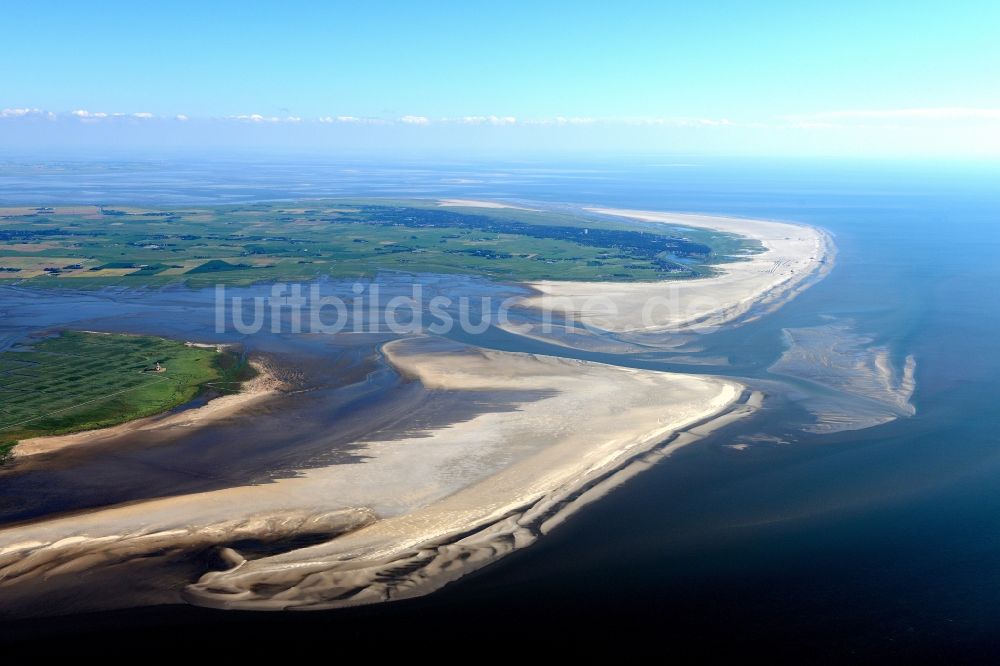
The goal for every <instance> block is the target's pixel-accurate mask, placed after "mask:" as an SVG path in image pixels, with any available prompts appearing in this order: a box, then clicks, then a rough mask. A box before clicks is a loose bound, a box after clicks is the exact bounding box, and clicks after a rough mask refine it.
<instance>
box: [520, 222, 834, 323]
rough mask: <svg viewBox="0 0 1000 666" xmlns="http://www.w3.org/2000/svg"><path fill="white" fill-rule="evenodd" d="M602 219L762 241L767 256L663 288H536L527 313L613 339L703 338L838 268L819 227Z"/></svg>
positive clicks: (551, 284)
mask: <svg viewBox="0 0 1000 666" xmlns="http://www.w3.org/2000/svg"><path fill="white" fill-rule="evenodd" d="M588 210H589V211H591V212H594V213H600V214H602V215H614V216H618V217H626V218H632V219H636V220H642V221H645V222H662V223H665V224H671V225H676V226H680V227H699V228H705V229H711V230H713V231H722V232H726V233H733V234H737V235H740V236H745V237H747V238H751V239H754V240H758V241H760V242H761V244H762V245H763V246H764V248H765V251H764V252H761V253H758V254H755V255H752V256H750V257H749V258H747V259H745V260H741V261H736V262H733V263H728V264H723V265H721V266H719V267H718V268H719V269H720V271H721V274H720V275H716V276H712V277H707V278H698V279H691V280H675V281H658V282H632V283H620V282H619V283H615V282H590V283H588V282H563V281H540V282H532V283H529V286H531V287H532V288H534V289H535V290H536V291H537V292H538V294H537V295H534V296H529V297H527V298H525V299H524V300H523V301H522V302H523V304H524V305H526V306H527V307H530V308H533V309H539V310H542V311H543V312H544V311H545V310H549V311H553V312H558V313H560V314H564V315H566V316H569V317H571V318H572V319H573V320H574V321H577V322H579V323H582V324H584V325H586V326H592V327H594V328H596V329H599V330H600V331H608V332H612V333H626V334H628V333H632V334H643V333H662V332H683V331H687V332H698V331H701V330H704V329H708V328H712V327H716V326H720V325H722V324H726V323H732V322H734V321H749V320H752V319H755V318H757V317H759V316H760V315H761V314H764V313H765V312H769V311H772V310H773V309H775V308H777V307H779V306H780V305H782V304H783V303H785V302H786V301H788V300H789V299H791V298H792V297H794V296H795V295H796V294H797V293H798V292H799V291H801V290H802V289H805V288H807V287H808V286H810V285H811V284H813V283H814V282H815V281H816V280H818V279H819V278H821V277H823V276H824V275H825V274H826V273H827V272H828V271H829V270H830V269H831V268H832V265H833V259H834V254H835V251H834V245H833V242H832V239H831V238H830V236H829V235H828V234H827V233H826V232H824V231H822V230H820V229H817V228H815V227H810V226H806V225H799V224H790V223H787V222H771V221H765V220H744V219H737V218H728V217H714V216H708V215H691V214H682V213H657V212H650V211H640V210H618V209H610V208H592V209H588Z"/></svg>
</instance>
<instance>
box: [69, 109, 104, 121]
mask: <svg viewBox="0 0 1000 666" xmlns="http://www.w3.org/2000/svg"><path fill="white" fill-rule="evenodd" d="M70 115H72V116H76V117H77V118H79V119H80V120H100V119H102V118H107V117H108V114H107V113H105V112H103V111H87V110H86V109H77V110H76V111H72V112H71V113H70Z"/></svg>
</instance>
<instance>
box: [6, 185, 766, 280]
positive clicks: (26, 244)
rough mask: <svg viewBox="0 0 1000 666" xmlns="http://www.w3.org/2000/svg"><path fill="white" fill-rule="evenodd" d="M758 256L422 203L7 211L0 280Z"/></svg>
mask: <svg viewBox="0 0 1000 666" xmlns="http://www.w3.org/2000/svg"><path fill="white" fill-rule="evenodd" d="M762 249H763V248H762V247H761V246H760V244H759V243H758V242H756V241H750V240H747V239H741V238H739V237H737V236H733V235H729V234H724V233H718V232H713V231H709V230H705V229H690V228H683V227H672V226H670V225H664V224H656V223H648V224H644V223H638V222H625V221H615V220H613V219H608V218H605V217H600V216H596V215H594V216H589V215H582V214H580V213H578V212H575V211H574V212H560V211H538V210H526V209H520V208H497V209H493V208H490V209H486V208H473V207H462V206H449V207H442V206H439V205H437V204H436V203H434V202H431V201H422V200H418V201H387V200H323V201H305V202H296V203H290V202H280V203H252V204H241V205H225V206H211V207H171V208H156V209H151V208H136V207H123V206H115V207H109V206H99V205H80V206H61V207H54V208H51V207H22V208H0V284H5V283H6V284H11V283H14V284H24V285H26V286H32V287H38V286H46V287H73V288H101V287H109V286H118V287H120V286H142V287H157V286H165V285H168V284H173V283H183V284H187V285H189V286H191V287H194V288H198V287H205V286H210V285H216V284H228V285H234V286H235V285H247V284H252V283H257V282H269V281H308V280H312V279H316V278H318V277H321V276H329V277H334V278H350V277H373V276H374V275H375V274H377V273H379V272H385V271H403V272H407V273H461V274H467V275H468V274H471V275H479V276H485V277H487V278H491V279H495V280H510V281H525V280H546V279H552V280H591V281H597V280H604V281H608V280H610V281H626V282H627V281H649V280H663V279H678V278H680V279H683V278H691V277H698V276H703V275H708V274H712V273H713V272H714V270H715V269H714V268H713V267H714V266H715V265H716V264H719V263H723V262H728V261H739V260H740V259H742V258H745V257H747V256H749V255H751V254H754V253H756V252H759V251H762Z"/></svg>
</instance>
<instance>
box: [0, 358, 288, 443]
mask: <svg viewBox="0 0 1000 666" xmlns="http://www.w3.org/2000/svg"><path fill="white" fill-rule="evenodd" d="M189 344H191V345H192V346H196V345H195V344H194V343H189ZM202 346H205V347H212V348H215V347H216V345H202ZM249 363H250V365H251V366H252V367H253V368H254V370H256V371H257V376H255V377H254V378H253V379H251V380H250V381H247V382H244V383H243V385H242V386H241V387H240V392H239V393H234V394H232V395H223V396H219V397H217V398H215V399H213V400H209V401H208V402H207V403H205V404H204V405H202V406H201V407H196V408H194V409H186V410H183V411H180V412H168V413H166V414H159V415H156V416H149V417H146V418H143V419H136V420H135V421H129V422H128V423H122V424H121V425H117V426H112V427H110V428H101V429H99V430H86V431H83V432H76V433H72V434H69V435H53V436H50V437H35V438H32V439H26V440H24V441H22V442H19V443H18V445H17V446H15V447H14V450H13V457H14V459H15V460H19V459H25V458H30V457H32V456H37V455H42V454H47V453H53V452H55V451H59V450H62V449H66V448H69V447H74V448H76V447H83V446H87V445H93V444H98V443H101V442H107V441H109V440H111V439H114V438H116V437H120V436H122V435H125V434H128V433H135V432H150V431H155V430H163V429H165V428H178V427H179V428H194V427H199V426H205V425H209V424H211V423H213V422H216V421H220V420H222V419H225V418H228V417H230V416H233V415H235V414H237V413H239V412H240V411H242V410H244V409H246V408H248V407H250V406H252V405H256V404H258V403H260V402H263V401H264V400H267V399H268V398H270V397H272V396H274V395H275V394H277V393H278V392H279V391H280V390H281V389H282V388H283V386H284V385H283V383H282V382H281V380H279V379H278V378H277V377H275V375H274V373H273V372H271V368H270V366H269V365H268V363H267V362H266V361H264V360H262V359H253V360H250V361H249Z"/></svg>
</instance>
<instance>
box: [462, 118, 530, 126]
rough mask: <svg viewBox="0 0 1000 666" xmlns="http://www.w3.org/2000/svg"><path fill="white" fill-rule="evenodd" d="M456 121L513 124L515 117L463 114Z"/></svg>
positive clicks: (472, 123) (476, 123)
mask: <svg viewBox="0 0 1000 666" xmlns="http://www.w3.org/2000/svg"><path fill="white" fill-rule="evenodd" d="M456 122H458V123H460V124H462V125H515V124H517V118H515V117H514V116H463V117H462V118H458V119H457V121H456Z"/></svg>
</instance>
